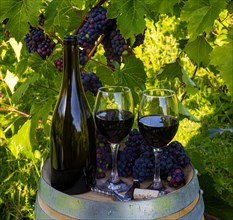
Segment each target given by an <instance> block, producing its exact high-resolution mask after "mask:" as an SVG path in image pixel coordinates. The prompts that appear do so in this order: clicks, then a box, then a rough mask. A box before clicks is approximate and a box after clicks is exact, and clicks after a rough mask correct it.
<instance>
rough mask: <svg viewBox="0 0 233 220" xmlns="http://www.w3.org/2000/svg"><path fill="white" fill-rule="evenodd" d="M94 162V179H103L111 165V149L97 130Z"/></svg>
mask: <svg viewBox="0 0 233 220" xmlns="http://www.w3.org/2000/svg"><path fill="white" fill-rule="evenodd" d="M96 162H97V166H96V168H97V170H96V178H97V179H99V178H104V177H105V176H106V172H107V170H108V169H110V168H111V164H112V157H111V148H110V144H109V143H108V142H107V140H106V139H105V138H104V136H103V135H102V134H101V133H100V132H99V131H98V130H97V131H96Z"/></svg>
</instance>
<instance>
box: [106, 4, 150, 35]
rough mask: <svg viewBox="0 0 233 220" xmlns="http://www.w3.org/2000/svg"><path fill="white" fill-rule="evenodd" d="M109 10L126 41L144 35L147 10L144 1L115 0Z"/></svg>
mask: <svg viewBox="0 0 233 220" xmlns="http://www.w3.org/2000/svg"><path fill="white" fill-rule="evenodd" d="M112 3H113V4H112V5H111V6H110V7H109V9H108V17H109V18H117V25H118V28H119V29H120V32H121V34H122V36H123V37H124V38H125V39H128V38H130V37H133V36H134V35H137V34H139V33H143V31H144V30H145V28H146V22H145V19H144V16H145V14H146V11H147V8H146V5H145V4H144V1H142V0H126V1H124V3H122V2H121V1H117V0H114V1H112Z"/></svg>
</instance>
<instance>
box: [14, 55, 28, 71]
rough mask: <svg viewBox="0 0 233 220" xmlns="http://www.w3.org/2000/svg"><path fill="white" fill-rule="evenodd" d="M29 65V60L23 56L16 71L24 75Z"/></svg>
mask: <svg viewBox="0 0 233 220" xmlns="http://www.w3.org/2000/svg"><path fill="white" fill-rule="evenodd" d="M27 67H28V60H27V59H25V58H23V59H21V60H20V61H19V62H18V63H17V65H16V67H15V72H16V73H17V74H18V75H22V74H23V73H24V72H25V71H26V69H27Z"/></svg>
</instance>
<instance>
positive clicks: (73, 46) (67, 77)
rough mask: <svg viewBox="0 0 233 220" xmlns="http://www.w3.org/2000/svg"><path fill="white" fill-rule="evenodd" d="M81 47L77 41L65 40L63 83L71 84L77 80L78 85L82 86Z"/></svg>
mask: <svg viewBox="0 0 233 220" xmlns="http://www.w3.org/2000/svg"><path fill="white" fill-rule="evenodd" d="M78 50H79V48H78V44H77V43H75V42H65V44H64V56H63V65H64V67H63V68H64V71H63V72H64V73H63V85H64V84H65V85H66V86H67V84H70V83H71V81H73V80H75V81H76V83H77V86H78V87H79V88H81V76H80V72H79V51H78Z"/></svg>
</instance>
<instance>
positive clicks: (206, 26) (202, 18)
mask: <svg viewBox="0 0 233 220" xmlns="http://www.w3.org/2000/svg"><path fill="white" fill-rule="evenodd" d="M225 4H226V1H224V0H208V1H203V0H189V1H185V5H184V7H183V9H182V12H181V19H182V20H183V21H187V23H188V25H187V27H188V33H189V35H190V39H191V40H195V39H196V37H197V36H198V35H199V34H202V33H203V32H206V33H209V32H210V31H211V30H212V26H213V23H214V20H215V19H217V17H218V15H219V13H220V12H221V11H222V10H223V9H224V7H225Z"/></svg>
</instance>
